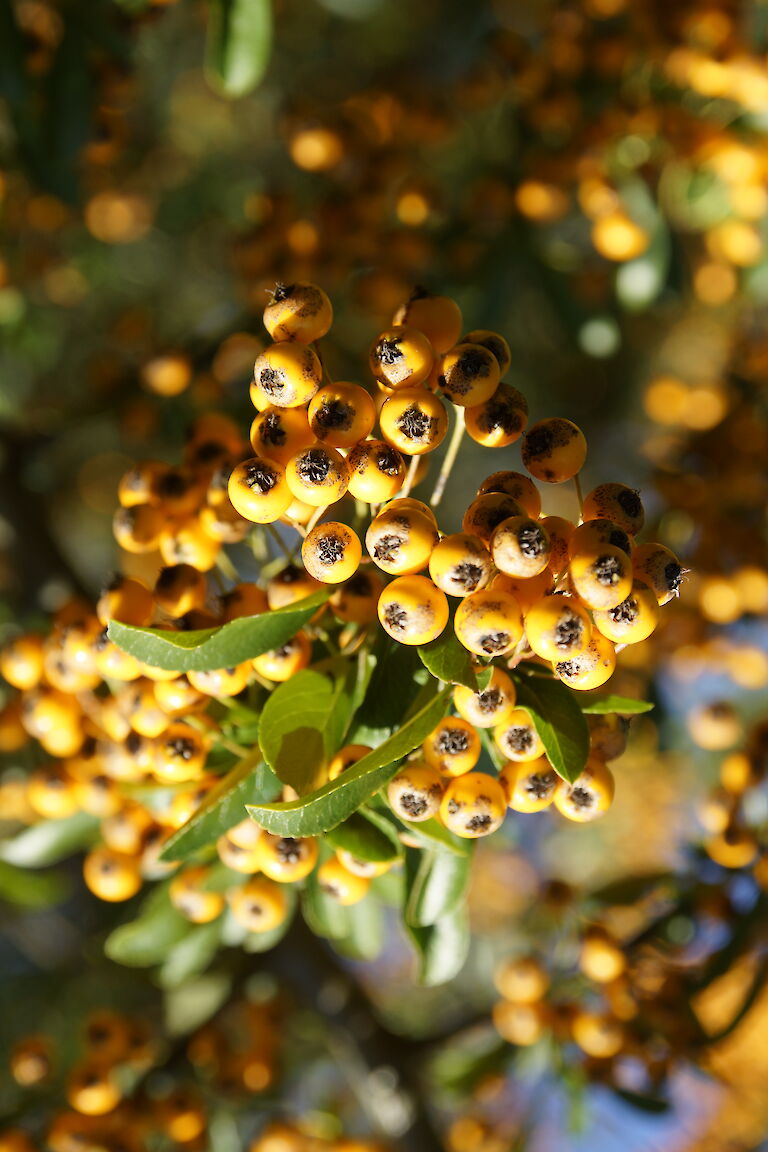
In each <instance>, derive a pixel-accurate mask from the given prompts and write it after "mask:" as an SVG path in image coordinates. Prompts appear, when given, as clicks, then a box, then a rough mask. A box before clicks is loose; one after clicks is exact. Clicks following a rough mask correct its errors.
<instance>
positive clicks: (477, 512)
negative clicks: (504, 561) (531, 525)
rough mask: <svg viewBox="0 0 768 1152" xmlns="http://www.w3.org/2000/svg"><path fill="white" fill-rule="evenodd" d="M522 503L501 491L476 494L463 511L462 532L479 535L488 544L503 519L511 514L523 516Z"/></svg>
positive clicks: (506, 518) (507, 518)
mask: <svg viewBox="0 0 768 1152" xmlns="http://www.w3.org/2000/svg"><path fill="white" fill-rule="evenodd" d="M523 515H524V510H523V507H522V505H520V504H518V502H517V500H514V499H513V498H512V497H511V496H507V495H505V494H504V493H503V492H484V493H482V494H481V495H480V496H476V497H475V499H474V500H473V501H472V503H471V504H470V505H469V507H468V508H467V510H466V512H465V513H464V517H463V519H462V522H461V528H462V531H463V532H467V533H469V534H470V535H473V536H479V537H480V539H481V540H482V541H483V543H484V544H486V545H490V542H491V537H492V536H493V533H494V532H495V531H496V529H497V528H498V526H499V524H501V523H502V521H504V520H509V519H510V517H512V516H523Z"/></svg>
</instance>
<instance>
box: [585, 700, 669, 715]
mask: <svg viewBox="0 0 768 1152" xmlns="http://www.w3.org/2000/svg"><path fill="white" fill-rule="evenodd" d="M581 710H582V712H584V714H585V715H587V716H605V715H608V714H609V713H613V712H617V713H618V714H619V715H620V716H640V715H642V713H643V712H652V711H653V704H651V702H650V701H649V700H633V699H632V697H631V696H596V697H595V698H594V700H585V701H584V703H583V704H582V706H581Z"/></svg>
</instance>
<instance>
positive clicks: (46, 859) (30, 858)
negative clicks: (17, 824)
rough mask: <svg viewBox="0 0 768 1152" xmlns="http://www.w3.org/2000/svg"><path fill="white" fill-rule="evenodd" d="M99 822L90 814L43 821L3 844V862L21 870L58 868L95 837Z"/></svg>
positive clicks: (77, 813) (77, 814)
mask: <svg viewBox="0 0 768 1152" xmlns="http://www.w3.org/2000/svg"><path fill="white" fill-rule="evenodd" d="M98 828H99V822H98V820H97V819H96V817H95V816H89V815H88V813H87V812H76V813H75V814H74V816H66V817H65V818H64V819H63V820H44V821H42V823H40V824H33V825H32V826H31V827H30V828H25V829H24V831H23V832H19V833H18V835H16V836H14V837H13V839H12V840H6V841H5V843H4V844H0V859H2V860H5V861H7V863H8V864H16V865H17V866H18V867H19V868H45V867H47V866H48V865H49V864H58V862H59V860H66V858H67V857H68V856H72V855H74V853H75V852H79V851H80V849H82V848H85V847H87V846H89V845H90V844H91V843H92V842H93V840H94V839H95V837H96V833H97V832H98Z"/></svg>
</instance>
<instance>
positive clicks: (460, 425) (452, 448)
mask: <svg viewBox="0 0 768 1152" xmlns="http://www.w3.org/2000/svg"><path fill="white" fill-rule="evenodd" d="M464 431H465V422H464V409H463V408H457V409H456V423H455V424H454V426H453V433H452V435H451V442H450V444H449V445H448V451H447V452H446V454H445V458H444V460H443V466H442V468H441V469H440V475H439V476H438V478H437V483H436V484H435V489H434V491H433V493H432V495H431V497H430V501H429V502H430V504H431V505H432V507H433V508H437V506H438V504H439V503H440V501H441V500H442V498H443V493H444V492H445V486H446V484H447V483H448V477H449V476H450V474H451V472H452V471H453V466H454V464H455V463H456V457H457V456H458V454H459V448H460V447H461V441H462V440H463V438H464Z"/></svg>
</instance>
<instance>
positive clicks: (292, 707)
mask: <svg viewBox="0 0 768 1152" xmlns="http://www.w3.org/2000/svg"><path fill="white" fill-rule="evenodd" d="M355 674H356V667H355V664H354V663H351V662H350V661H344V664H343V666H342V668H341V669H337V670H336V675H335V676H331V675H328V676H324V675H323V674H322V673H320V672H315V671H313V670H311V669H309V668H306V669H304V670H303V671H302V672H299V673H297V675H296V676H292V677H291V679H290V680H286V682H285V683H284V684H280V685H278V687H277V688H275V690H274V692H273V693H272V694H271V696H270V697H269V699H268V700H267V702H266V704H265V705H264V709H263V711H262V713H261V725H260V729H259V739H260V743H261V750H262V753H263V754H264V759H265V760H266V761H267V764H269V766H270V768H271V769H272V770H273V772H274V773H275V774H276V776H277V777H278V779H280V780H282V782H283V784H289V785H290V786H291V787H292V788H295V789H296V791H297V792H298V793H299V794H300V795H303V794H305V793H307V792H311V791H313V790H314V789H315V788H317V787H318V786H319V785H320V784H321V783H322V782H323V781H324V780H325V779H326V776H327V767H328V762H329V761H330V759H331V757H332V756H333V755H334V754H335V753H336V752H337V751H338V750H339V747H340V745H341V741H342V738H343V735H344V732H345V731H346V728H347V724H348V722H349V717H350V714H351V710H352V691H353V688H354V680H355Z"/></svg>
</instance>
